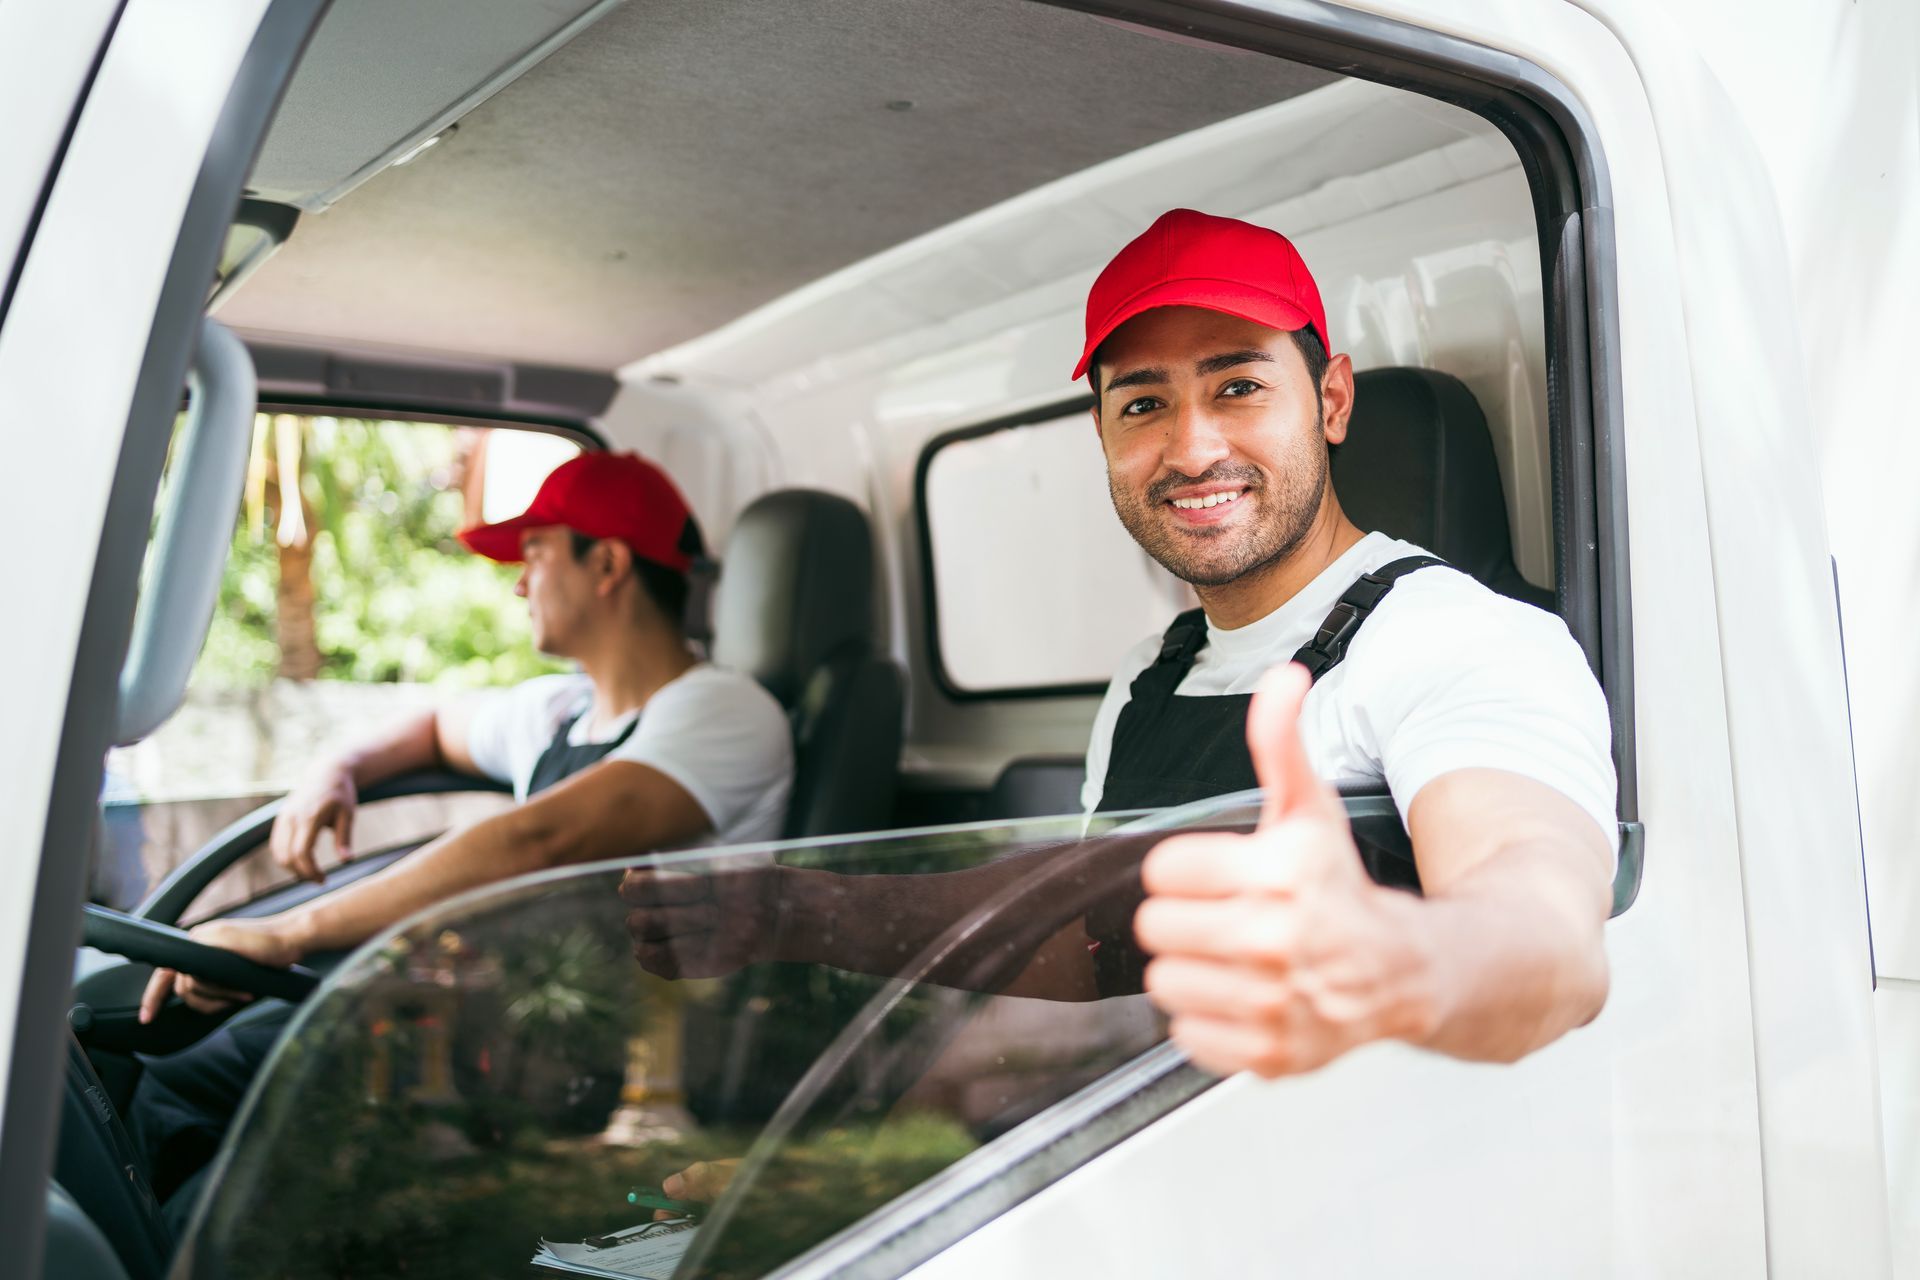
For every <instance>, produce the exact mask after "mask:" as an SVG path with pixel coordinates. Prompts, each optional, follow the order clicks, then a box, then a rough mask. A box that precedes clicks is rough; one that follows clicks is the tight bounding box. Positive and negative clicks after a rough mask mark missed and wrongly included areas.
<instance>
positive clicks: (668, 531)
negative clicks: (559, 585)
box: [460, 453, 693, 573]
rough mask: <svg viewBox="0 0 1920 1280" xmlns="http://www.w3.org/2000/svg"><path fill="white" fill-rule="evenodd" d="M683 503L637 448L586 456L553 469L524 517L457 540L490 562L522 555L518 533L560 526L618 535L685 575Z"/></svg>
mask: <svg viewBox="0 0 1920 1280" xmlns="http://www.w3.org/2000/svg"><path fill="white" fill-rule="evenodd" d="M690 514H691V513H690V512H689V511H688V509H687V500H686V499H685V498H683V497H681V496H680V490H678V489H677V488H675V487H674V484H673V481H671V480H669V479H667V473H666V472H664V471H662V470H661V469H660V468H658V467H656V466H654V465H653V464H652V463H651V462H648V461H647V460H646V459H645V458H643V457H641V456H640V455H639V454H637V453H583V454H581V455H580V456H579V457H577V458H569V459H567V461H565V462H563V463H561V464H560V465H559V466H557V467H555V468H554V469H553V474H551V475H549V476H548V477H547V478H546V479H545V480H544V481H542V482H541V485H540V491H539V492H538V493H536V494H534V495H533V502H532V504H531V505H529V506H528V507H527V509H526V512H525V513H524V514H522V515H517V516H515V517H514V518H513V519H511V520H502V521H500V522H499V523H498V524H480V525H475V526H473V527H472V528H471V529H462V530H461V531H460V541H462V542H464V543H466V544H467V546H468V547H469V548H470V549H471V550H474V551H478V552H479V553H480V554H481V555H483V556H486V557H488V558H489V559H493V560H504V561H507V562H509V563H511V562H513V561H516V560H519V559H521V558H522V557H521V555H520V535H521V534H522V533H523V532H525V531H526V530H528V529H539V528H544V527H547V526H551V525H565V526H566V527H567V528H569V529H573V530H576V531H577V532H580V533H584V534H586V535H587V536H588V537H589V538H618V539H620V540H621V541H622V542H624V543H626V544H627V545H628V546H629V547H631V548H632V549H633V554H634V555H636V556H638V557H640V558H641V559H642V560H651V561H653V563H655V564H657V565H662V566H664V567H666V568H668V569H674V570H677V571H679V572H681V573H685V572H686V571H687V570H688V569H689V568H691V567H692V565H693V557H692V556H691V555H690V554H688V551H687V547H686V544H687V541H688V540H687V538H686V529H687V520H688V518H689V516H690Z"/></svg>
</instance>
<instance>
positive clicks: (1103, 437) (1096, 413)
mask: <svg viewBox="0 0 1920 1280" xmlns="http://www.w3.org/2000/svg"><path fill="white" fill-rule="evenodd" d="M1087 412H1088V413H1089V414H1091V415H1093V434H1094V435H1095V436H1098V437H1099V439H1100V443H1102V444H1105V443H1106V441H1107V433H1106V432H1105V431H1103V430H1101V429H1100V402H1099V401H1098V400H1095V401H1094V402H1093V408H1091V409H1089V410H1087Z"/></svg>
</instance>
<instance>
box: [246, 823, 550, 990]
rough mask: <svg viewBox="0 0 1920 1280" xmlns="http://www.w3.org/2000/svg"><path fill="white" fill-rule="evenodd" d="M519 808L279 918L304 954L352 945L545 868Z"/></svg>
mask: <svg viewBox="0 0 1920 1280" xmlns="http://www.w3.org/2000/svg"><path fill="white" fill-rule="evenodd" d="M527 812H528V811H527V809H526V808H525V807H524V806H522V807H520V808H517V809H509V810H507V811H506V812H505V813H500V814H496V815H494V816H493V817H491V818H487V819H485V820H484V821H481V822H477V823H475V824H474V825H473V826H471V827H467V828H466V829H465V830H462V831H458V832H454V833H452V834H450V835H445V836H442V837H441V838H440V839H438V840H435V841H433V842H432V843H431V844H428V845H425V846H423V847H422V848H421V849H419V850H418V851H417V852H415V853H412V854H410V855H408V856H407V857H405V858H403V859H401V860H400V861H399V862H396V863H395V864H394V865H392V866H391V867H388V868H387V869H386V870H384V871H380V872H377V873H376V874H374V875H370V876H367V877H365V878H364V879H361V880H356V881H354V882H353V883H352V884H350V885H347V886H346V887H344V888H342V889H340V890H339V891H337V892H335V893H330V894H327V895H325V896H324V897H320V898H315V899H313V900H312V901H310V902H306V903H303V904H302V905H300V906H298V907H295V908H293V909H292V910H291V911H288V912H286V913H284V914H283V915H281V916H279V917H277V919H278V920H279V921H280V923H281V925H282V927H283V929H284V931H285V934H286V936H287V938H288V939H289V940H290V941H291V942H292V943H293V944H294V945H295V946H296V947H298V948H299V950H300V954H302V955H311V954H313V953H314V952H317V951H339V950H344V949H345V948H348V947H353V946H358V945H359V944H360V943H362V942H364V941H366V940H367V939H368V938H370V937H372V936H373V935H374V934H376V933H378V932H380V931H381V930H382V929H385V928H386V927H388V926H389V925H392V924H394V923H396V922H397V921H400V920H404V919H405V918H406V917H408V916H410V915H412V914H413V913H414V912H416V911H421V910H424V909H425V908H427V907H430V906H432V905H434V904H435V903H437V902H444V901H446V900H447V899H448V898H450V897H452V896H453V895H454V894H456V893H460V892H462V891H464V890H467V889H472V888H475V887H477V886H479V885H483V884H491V883H492V882H494V881H496V880H504V879H506V878H507V877H509V876H516V875H520V874H522V873H525V872H528V871H535V870H538V869H540V868H541V867H543V866H545V865H548V860H547V857H546V854H545V852H544V848H545V846H544V845H543V843H542V842H541V840H540V839H538V838H537V837H536V836H534V835H532V834H531V833H529V832H528V831H527V830H525V829H524V828H526V827H527V826H528V821H529V820H528V818H527V816H526V815H527Z"/></svg>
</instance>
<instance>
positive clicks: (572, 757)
mask: <svg viewBox="0 0 1920 1280" xmlns="http://www.w3.org/2000/svg"><path fill="white" fill-rule="evenodd" d="M585 714H586V712H585V711H580V712H576V713H575V714H573V715H571V716H568V717H567V719H566V720H565V722H564V723H562V724H561V726H560V732H558V733H556V734H554V735H553V741H552V742H549V743H548V744H547V749H546V750H545V751H542V752H541V753H540V758H539V759H538V760H535V761H534V762H533V774H532V776H531V777H529V778H528V779H527V799H529V800H531V799H533V797H535V796H537V795H539V794H540V793H541V792H542V791H545V790H546V789H547V788H548V787H550V786H552V785H553V784H554V783H556V782H564V781H566V780H567V779H568V778H571V777H572V776H573V775H574V774H576V773H578V772H580V771H581V770H582V769H584V768H586V767H587V766H588V765H594V764H599V763H600V762H601V761H602V760H604V759H605V758H606V757H607V755H608V753H609V752H611V751H612V750H613V749H614V748H615V747H617V746H619V745H620V744H621V743H623V742H625V741H626V740H627V739H628V738H631V737H632V736H633V731H634V729H635V728H636V727H638V726H639V724H640V717H638V716H635V717H634V718H633V719H632V720H631V721H629V722H628V724H627V727H626V728H624V729H622V730H621V731H620V732H619V733H617V734H615V735H614V736H613V737H611V738H609V739H607V740H606V741H605V742H582V743H580V744H579V745H578V746H575V745H574V744H573V743H571V742H568V741H567V735H568V734H569V733H571V732H573V726H574V724H575V723H577V722H578V721H579V719H580V717H581V716H583V715H585Z"/></svg>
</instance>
